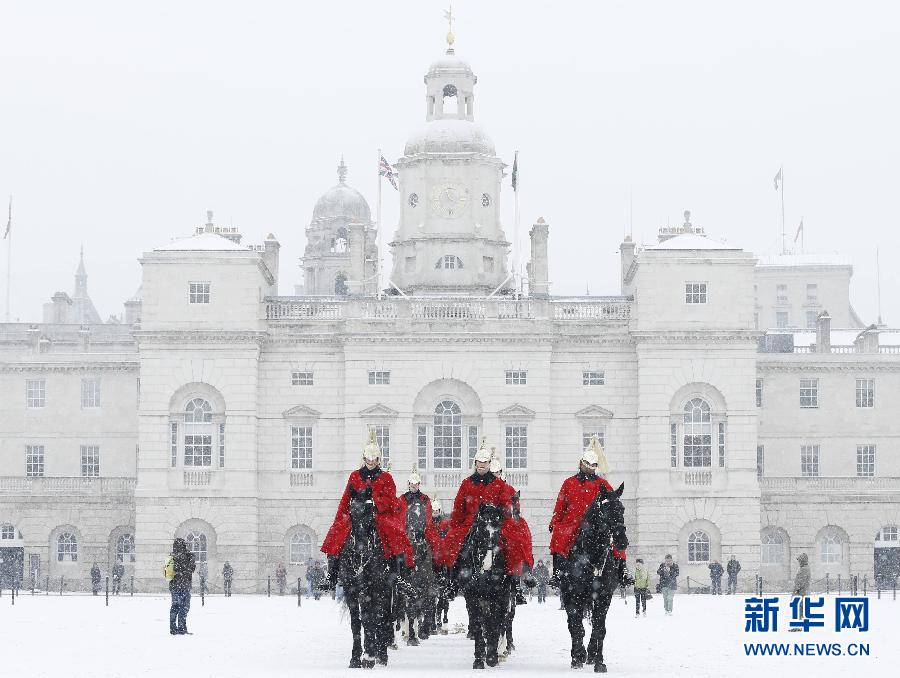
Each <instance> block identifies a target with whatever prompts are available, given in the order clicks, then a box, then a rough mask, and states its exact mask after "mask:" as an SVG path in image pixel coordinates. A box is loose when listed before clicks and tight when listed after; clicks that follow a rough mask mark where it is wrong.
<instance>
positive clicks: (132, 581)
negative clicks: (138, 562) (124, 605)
mask: <svg viewBox="0 0 900 678" xmlns="http://www.w3.org/2000/svg"><path fill="white" fill-rule="evenodd" d="M131 597H132V598H134V575H131Z"/></svg>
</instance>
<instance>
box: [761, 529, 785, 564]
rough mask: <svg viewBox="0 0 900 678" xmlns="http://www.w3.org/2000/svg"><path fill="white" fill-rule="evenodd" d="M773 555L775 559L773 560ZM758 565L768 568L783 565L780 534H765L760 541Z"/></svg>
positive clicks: (782, 548) (782, 540) (782, 542)
mask: <svg viewBox="0 0 900 678" xmlns="http://www.w3.org/2000/svg"><path fill="white" fill-rule="evenodd" d="M775 546H777V549H775V548H774V547H775ZM773 554H777V557H775V558H773V557H772V556H773ZM759 564H760V565H764V566H768V567H777V566H780V565H784V537H783V536H782V534H781V533H780V532H766V533H765V534H764V535H763V536H762V539H760V545H759Z"/></svg>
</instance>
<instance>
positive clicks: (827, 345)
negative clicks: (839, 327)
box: [816, 311, 831, 353]
mask: <svg viewBox="0 0 900 678" xmlns="http://www.w3.org/2000/svg"><path fill="white" fill-rule="evenodd" d="M816 353H831V316H830V315H828V311H822V312H821V313H820V314H819V317H817V318H816Z"/></svg>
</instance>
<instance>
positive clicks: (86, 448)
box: [81, 445, 100, 478]
mask: <svg viewBox="0 0 900 678" xmlns="http://www.w3.org/2000/svg"><path fill="white" fill-rule="evenodd" d="M81 477H82V478H99V477H100V446H99V445H82V446H81Z"/></svg>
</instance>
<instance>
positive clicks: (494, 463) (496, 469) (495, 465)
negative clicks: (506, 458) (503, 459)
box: [491, 446, 503, 475]
mask: <svg viewBox="0 0 900 678" xmlns="http://www.w3.org/2000/svg"><path fill="white" fill-rule="evenodd" d="M491 473H493V474H494V475H500V474H501V473H503V466H502V465H501V464H500V458H499V457H498V456H497V448H496V447H494V446H491Z"/></svg>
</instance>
